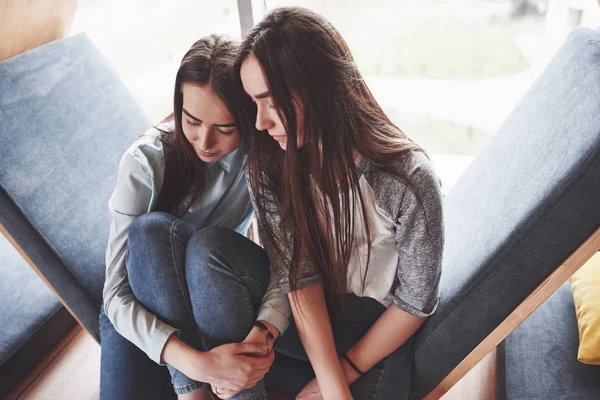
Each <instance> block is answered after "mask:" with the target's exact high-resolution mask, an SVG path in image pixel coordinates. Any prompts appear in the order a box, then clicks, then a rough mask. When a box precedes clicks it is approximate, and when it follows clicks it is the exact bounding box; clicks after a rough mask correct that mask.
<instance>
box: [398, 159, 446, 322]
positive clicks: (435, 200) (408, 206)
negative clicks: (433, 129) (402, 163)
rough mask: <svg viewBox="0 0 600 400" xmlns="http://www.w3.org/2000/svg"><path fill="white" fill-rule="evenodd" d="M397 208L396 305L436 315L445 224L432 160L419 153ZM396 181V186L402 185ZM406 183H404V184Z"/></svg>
mask: <svg viewBox="0 0 600 400" xmlns="http://www.w3.org/2000/svg"><path fill="white" fill-rule="evenodd" d="M417 157H418V159H421V160H422V161H420V162H418V164H417V165H416V167H415V168H414V169H413V171H412V173H411V174H410V183H411V185H412V188H409V187H406V186H405V189H404V194H403V196H402V200H401V203H400V207H399V209H397V210H396V220H395V225H396V249H397V251H398V256H399V257H398V267H397V283H396V286H395V288H394V289H393V302H394V304H395V305H396V306H398V307H399V308H401V309H403V310H404V311H406V312H408V313H409V314H412V315H414V316H417V317H427V316H429V315H431V314H433V313H434V312H435V310H436V308H437V305H438V302H439V283H440V276H441V270H442V251H443V245H444V226H443V213H442V195H441V188H440V183H439V179H438V178H437V176H436V174H435V172H434V170H433V166H432V164H431V162H430V161H429V160H428V159H426V157H425V156H424V155H423V154H419V155H418V156H417ZM399 184H400V183H398V182H397V183H396V184H395V185H399ZM400 185H402V184H400Z"/></svg>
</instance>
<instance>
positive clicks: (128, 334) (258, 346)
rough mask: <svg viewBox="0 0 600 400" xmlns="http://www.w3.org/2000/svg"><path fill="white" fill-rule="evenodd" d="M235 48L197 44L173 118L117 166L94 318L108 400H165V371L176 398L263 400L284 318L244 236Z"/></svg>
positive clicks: (242, 105)
mask: <svg viewBox="0 0 600 400" xmlns="http://www.w3.org/2000/svg"><path fill="white" fill-rule="evenodd" d="M237 49H238V45H237V44H236V43H234V42H233V41H231V40H230V39H227V38H225V37H222V36H218V35H211V36H208V37H205V38H203V39H200V40H198V41H197V42H196V43H195V44H194V45H193V46H192V47H191V49H190V50H189V51H188V52H187V54H186V55H185V56H184V58H183V61H182V62H181V65H180V67H179V70H178V72H177V77H176V80H175V94H174V111H173V115H172V117H171V118H169V119H168V121H166V122H163V123H161V124H160V125H158V126H157V127H155V128H152V129H150V130H149V131H148V132H146V133H145V134H144V135H142V136H141V137H139V138H138V139H137V140H136V141H135V142H134V143H133V144H132V145H131V147H130V148H129V149H128V150H127V151H126V152H125V154H124V156H123V158H122V159H121V163H120V165H119V172H118V177H117V182H116V188H115V191H114V193H113V195H112V197H111V199H110V203H109V208H110V212H111V225H110V233H109V243H108V248H107V252H106V265H107V267H106V268H107V269H106V283H105V286H104V307H103V311H102V313H101V315H100V326H101V339H102V366H101V369H102V371H101V372H102V374H101V398H103V399H109V398H115V399H137V398H140V399H142V398H143V399H148V398H157V397H159V396H161V395H162V394H161V392H160V387H159V385H158V382H159V381H160V380H161V379H162V377H164V374H165V373H166V369H165V368H164V367H162V366H165V365H166V366H167V367H168V369H169V372H170V375H171V381H172V385H173V386H172V387H173V388H174V390H175V392H176V393H177V394H178V395H179V397H180V398H196V399H197V398H200V399H209V398H211V397H210V393H209V390H208V387H207V384H210V385H211V387H212V388H213V390H214V391H215V393H219V388H222V389H223V390H227V391H228V393H240V394H239V396H238V398H240V399H254V398H257V397H259V396H263V395H264V394H265V390H264V387H263V386H262V381H261V380H262V378H263V376H264V375H265V374H266V372H267V371H268V370H269V367H270V366H271V363H272V362H273V352H272V351H271V349H272V346H273V342H274V339H276V338H277V336H278V335H279V334H280V333H282V332H283V331H284V330H285V329H286V328H287V325H288V317H289V316H290V310H289V303H288V301H287V299H286V298H285V297H284V296H282V295H281V294H280V291H279V288H278V286H277V280H276V279H275V278H274V277H271V274H270V271H269V260H268V258H267V256H266V254H265V252H264V250H263V249H262V248H261V247H259V246H258V245H256V244H255V243H254V242H252V241H251V240H249V239H247V238H246V237H244V236H243V235H242V234H243V233H244V232H246V230H247V229H248V226H249V225H250V221H251V218H252V215H253V210H252V205H251V203H250V198H249V194H248V190H247V186H246V180H245V176H244V168H243V166H244V154H245V151H246V147H247V140H246V139H247V138H244V137H243V135H242V133H244V132H249V131H250V129H249V128H248V127H246V126H244V125H243V123H244V120H246V119H244V118H242V117H240V113H241V112H242V110H244V109H248V108H249V107H251V105H250V104H251V103H250V102H249V100H248V99H247V98H245V96H243V95H242V96H241V95H240V93H239V91H238V89H237V88H236V87H235V86H234V84H233V81H232V79H231V72H232V67H233V62H234V58H235V55H236V53H237ZM115 328H116V331H115ZM117 332H118V333H117ZM132 344H133V345H135V346H133V345H132ZM144 353H145V354H144ZM146 355H147V356H148V357H149V358H150V359H151V360H152V361H153V362H154V364H153V363H150V364H148V361H149V360H148V358H147V357H146ZM152 364H153V365H152ZM159 365H160V366H159ZM161 373H162V375H161ZM257 382H260V383H259V384H258V385H257ZM148 389H149V390H148ZM171 393H172V392H171Z"/></svg>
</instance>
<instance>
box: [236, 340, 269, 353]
mask: <svg viewBox="0 0 600 400" xmlns="http://www.w3.org/2000/svg"><path fill="white" fill-rule="evenodd" d="M235 351H236V353H237V354H256V355H262V356H264V355H267V353H268V352H269V345H268V344H266V343H236V346H235Z"/></svg>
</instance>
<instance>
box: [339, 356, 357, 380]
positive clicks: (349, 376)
mask: <svg viewBox="0 0 600 400" xmlns="http://www.w3.org/2000/svg"><path fill="white" fill-rule="evenodd" d="M349 357H350V356H349ZM340 364H341V365H342V370H343V371H344V375H345V376H346V381H347V382H348V384H349V385H350V384H351V383H353V382H354V381H356V380H357V379H358V378H360V374H359V373H358V372H356V370H355V369H354V368H352V366H351V365H350V364H349V363H348V361H346V359H345V358H344V357H340Z"/></svg>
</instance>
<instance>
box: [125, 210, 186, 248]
mask: <svg viewBox="0 0 600 400" xmlns="http://www.w3.org/2000/svg"><path fill="white" fill-rule="evenodd" d="M175 221H177V218H175V217H174V216H172V215H170V214H167V213H164V212H160V211H154V212H149V213H146V214H142V215H140V216H139V217H137V218H136V219H135V221H133V223H132V224H131V226H130V227H129V233H128V234H127V243H128V244H130V243H135V242H136V241H138V240H143V241H145V242H146V241H149V240H153V239H154V238H155V237H157V236H161V235H165V234H167V233H169V231H170V230H171V226H172V225H173V223H174V222H175Z"/></svg>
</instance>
